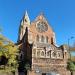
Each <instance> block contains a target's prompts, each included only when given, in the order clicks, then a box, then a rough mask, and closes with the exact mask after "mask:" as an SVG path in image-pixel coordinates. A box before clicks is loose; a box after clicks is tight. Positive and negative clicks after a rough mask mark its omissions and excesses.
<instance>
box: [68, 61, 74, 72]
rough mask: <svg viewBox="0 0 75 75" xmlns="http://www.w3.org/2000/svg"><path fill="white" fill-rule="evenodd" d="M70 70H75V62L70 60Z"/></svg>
mask: <svg viewBox="0 0 75 75" xmlns="http://www.w3.org/2000/svg"><path fill="white" fill-rule="evenodd" d="M67 68H68V70H70V71H75V62H73V61H69V62H68V65H67Z"/></svg>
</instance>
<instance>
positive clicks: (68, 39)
mask: <svg viewBox="0 0 75 75" xmlns="http://www.w3.org/2000/svg"><path fill="white" fill-rule="evenodd" d="M73 38H74V37H70V38H68V51H69V59H70V60H71V54H70V40H71V39H73Z"/></svg>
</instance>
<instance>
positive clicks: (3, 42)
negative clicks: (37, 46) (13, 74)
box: [0, 35, 19, 72]
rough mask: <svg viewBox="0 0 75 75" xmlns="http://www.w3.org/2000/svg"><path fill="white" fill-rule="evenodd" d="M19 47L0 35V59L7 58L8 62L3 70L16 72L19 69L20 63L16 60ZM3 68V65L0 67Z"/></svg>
mask: <svg viewBox="0 0 75 75" xmlns="http://www.w3.org/2000/svg"><path fill="white" fill-rule="evenodd" d="M18 51H19V50H18V46H16V45H14V44H13V43H12V42H11V41H9V40H8V39H6V38H5V37H4V36H2V35H0V57H1V56H5V57H6V58H7V59H8V62H7V64H6V65H4V66H5V67H4V68H3V70H5V71H7V70H8V72H9V71H15V70H16V69H17V67H18V61H17V59H16V57H17V55H18ZM0 67H1V65H0Z"/></svg>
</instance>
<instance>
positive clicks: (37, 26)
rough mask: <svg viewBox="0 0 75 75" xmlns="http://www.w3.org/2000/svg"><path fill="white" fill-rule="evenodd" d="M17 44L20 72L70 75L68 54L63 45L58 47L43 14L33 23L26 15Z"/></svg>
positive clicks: (35, 74) (39, 74) (26, 14)
mask: <svg viewBox="0 0 75 75" xmlns="http://www.w3.org/2000/svg"><path fill="white" fill-rule="evenodd" d="M17 43H18V45H19V48H20V57H19V59H20V60H19V63H20V65H19V70H20V71H23V69H24V68H26V70H27V69H29V70H27V75H68V71H67V59H68V52H67V50H66V48H65V47H64V46H63V45H62V46H60V47H57V44H56V37H55V32H54V31H53V29H52V27H51V25H50V24H49V23H48V21H47V19H46V18H45V17H44V15H43V14H39V15H38V16H37V17H36V19H35V20H34V21H33V22H31V21H30V19H29V16H28V13H27V12H26V13H25V15H24V16H23V18H22V20H21V22H20V27H19V35H18V42H17ZM26 66H27V67H26Z"/></svg>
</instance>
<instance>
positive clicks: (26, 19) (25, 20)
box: [24, 11, 30, 25]
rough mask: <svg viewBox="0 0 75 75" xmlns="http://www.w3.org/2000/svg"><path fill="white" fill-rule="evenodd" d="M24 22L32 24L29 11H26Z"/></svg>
mask: <svg viewBox="0 0 75 75" xmlns="http://www.w3.org/2000/svg"><path fill="white" fill-rule="evenodd" d="M24 22H25V23H26V24H28V25H30V19H29V16H28V13H27V11H26V12H25V15H24Z"/></svg>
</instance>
